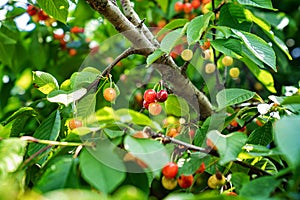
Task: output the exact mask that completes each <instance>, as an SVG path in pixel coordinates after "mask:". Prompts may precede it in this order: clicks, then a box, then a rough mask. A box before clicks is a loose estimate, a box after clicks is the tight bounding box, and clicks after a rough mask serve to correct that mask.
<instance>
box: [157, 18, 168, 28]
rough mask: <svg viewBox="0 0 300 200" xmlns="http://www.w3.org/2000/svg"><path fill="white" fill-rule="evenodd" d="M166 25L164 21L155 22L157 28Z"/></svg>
mask: <svg viewBox="0 0 300 200" xmlns="http://www.w3.org/2000/svg"><path fill="white" fill-rule="evenodd" d="M166 24H167V22H166V20H164V19H162V20H159V21H158V22H157V27H158V28H163V27H164V26H165V25H166Z"/></svg>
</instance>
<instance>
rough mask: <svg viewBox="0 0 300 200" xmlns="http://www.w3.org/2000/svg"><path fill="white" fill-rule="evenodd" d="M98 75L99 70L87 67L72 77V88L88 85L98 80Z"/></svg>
mask: <svg viewBox="0 0 300 200" xmlns="http://www.w3.org/2000/svg"><path fill="white" fill-rule="evenodd" d="M98 75H99V71H98V70H96V69H95V68H90V67H87V68H85V69H84V70H83V71H81V72H75V73H73V74H72V76H71V78H70V81H71V88H72V89H74V90H75V89H78V88H82V87H87V86H89V85H90V84H91V83H92V82H94V81H95V80H96V78H97V77H98Z"/></svg>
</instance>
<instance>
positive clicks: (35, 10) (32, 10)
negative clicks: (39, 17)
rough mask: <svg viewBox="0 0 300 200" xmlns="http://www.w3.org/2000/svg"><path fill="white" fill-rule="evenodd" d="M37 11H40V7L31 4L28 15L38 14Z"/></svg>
mask: <svg viewBox="0 0 300 200" xmlns="http://www.w3.org/2000/svg"><path fill="white" fill-rule="evenodd" d="M37 12H38V9H37V8H36V7H35V6H34V5H29V6H28V7H27V13H28V15H30V16H33V15H35V14H37Z"/></svg>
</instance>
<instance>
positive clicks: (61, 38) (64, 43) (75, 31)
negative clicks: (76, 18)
mask: <svg viewBox="0 0 300 200" xmlns="http://www.w3.org/2000/svg"><path fill="white" fill-rule="evenodd" d="M70 33H71V35H72V34H79V33H84V28H81V27H78V26H74V27H72V28H71V29H70ZM53 38H54V39H55V40H58V41H59V43H60V47H61V49H62V50H67V51H68V53H69V55H70V56H75V55H76V54H77V50H76V49H75V48H67V43H68V42H70V41H71V39H72V37H66V35H65V33H61V34H57V33H53ZM67 38H69V39H67Z"/></svg>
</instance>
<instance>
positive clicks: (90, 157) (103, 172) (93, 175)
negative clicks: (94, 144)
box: [79, 148, 126, 194]
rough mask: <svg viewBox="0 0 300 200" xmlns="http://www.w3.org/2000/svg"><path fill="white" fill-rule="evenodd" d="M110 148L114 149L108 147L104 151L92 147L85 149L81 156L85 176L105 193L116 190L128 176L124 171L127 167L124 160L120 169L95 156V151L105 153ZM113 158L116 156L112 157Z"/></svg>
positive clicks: (81, 168) (81, 165)
mask: <svg viewBox="0 0 300 200" xmlns="http://www.w3.org/2000/svg"><path fill="white" fill-rule="evenodd" d="M102 149H103V148H102ZM103 150H105V149H103ZM109 150H112V149H111V148H109V149H106V150H105V151H104V152H99V151H98V150H92V149H90V150H89V151H88V150H87V149H84V150H83V151H82V152H81V154H80V157H79V159H80V171H81V173H82V176H83V178H84V179H85V180H86V181H87V182H88V183H90V184H91V185H92V186H93V187H95V188H96V189H97V190H100V191H101V192H103V193H105V194H107V193H110V192H112V191H114V190H115V189H116V188H117V187H118V185H120V184H121V182H122V181H123V180H124V179H125V177H126V174H125V172H124V170H125V167H124V165H123V163H122V162H120V163H119V164H120V165H119V166H118V167H119V168H122V171H119V170H118V169H115V168H113V167H114V166H110V165H109V164H107V163H104V162H103V161H102V160H101V159H98V158H97V157H95V152H97V153H98V154H104V153H106V152H107V151H109ZM111 154H112V152H110V153H109V155H111ZM112 159H114V158H113V157H112Z"/></svg>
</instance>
